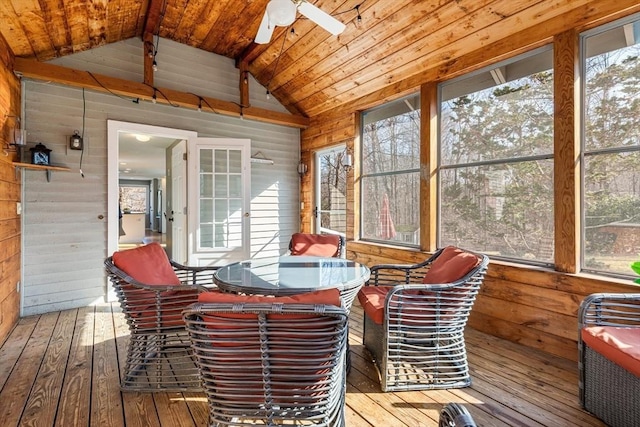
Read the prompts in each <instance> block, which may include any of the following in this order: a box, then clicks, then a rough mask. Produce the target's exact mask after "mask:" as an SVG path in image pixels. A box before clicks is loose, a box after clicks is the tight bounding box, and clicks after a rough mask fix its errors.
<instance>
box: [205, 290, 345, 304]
mask: <svg viewBox="0 0 640 427" xmlns="http://www.w3.org/2000/svg"><path fill="white" fill-rule="evenodd" d="M198 302H204V303H231V304H233V303H282V304H326V305H335V306H337V307H340V306H341V302H340V291H338V290H337V289H324V290H321V291H315V292H307V293H304V294H298V295H291V296H283V297H273V296H263V295H238V294H231V293H225V292H220V291H211V292H202V293H200V295H198Z"/></svg>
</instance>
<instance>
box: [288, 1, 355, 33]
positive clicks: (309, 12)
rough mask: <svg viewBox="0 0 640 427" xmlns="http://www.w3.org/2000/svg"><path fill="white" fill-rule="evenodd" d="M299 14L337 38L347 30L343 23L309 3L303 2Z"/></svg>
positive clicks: (299, 6) (299, 7)
mask: <svg viewBox="0 0 640 427" xmlns="http://www.w3.org/2000/svg"><path fill="white" fill-rule="evenodd" d="M298 12H300V13H301V14H303V15H304V16H306V17H307V18H309V19H311V20H312V21H313V22H315V23H316V24H318V25H319V26H321V27H322V28H324V29H325V30H327V31H329V32H330V33H331V34H333V35H334V36H337V35H338V34H340V33H341V32H343V31H344V29H345V28H346V26H345V25H344V24H343V23H342V22H340V21H338V20H337V19H336V18H334V17H333V16H331V15H329V14H328V13H326V12H324V11H322V10H320V9H318V8H317V7H316V6H314V5H312V4H311V3H309V2H307V1H303V2H302V3H300V4H299V5H298Z"/></svg>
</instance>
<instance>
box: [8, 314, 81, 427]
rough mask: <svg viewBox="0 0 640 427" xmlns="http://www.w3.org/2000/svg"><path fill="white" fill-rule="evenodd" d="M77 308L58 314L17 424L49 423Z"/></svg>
mask: <svg viewBox="0 0 640 427" xmlns="http://www.w3.org/2000/svg"><path fill="white" fill-rule="evenodd" d="M77 317H78V310H66V311H62V312H61V313H60V316H59V317H58V321H57V323H56V326H55V329H54V330H53V334H52V336H51V340H50V341H49V345H48V346H47V350H46V352H45V355H44V359H43V361H42V365H41V366H40V370H39V372H38V376H37V377H36V381H35V382H34V384H33V388H32V390H31V393H30V395H29V398H28V399H27V403H26V405H25V408H24V411H23V414H22V418H21V420H20V425H21V426H25V427H26V426H39V425H53V424H54V422H55V418H56V412H57V409H58V401H59V399H60V391H61V390H62V383H63V382H64V377H65V369H64V367H65V366H67V360H68V359H69V349H70V348H71V339H72V337H73V331H74V329H75V326H76V319H77Z"/></svg>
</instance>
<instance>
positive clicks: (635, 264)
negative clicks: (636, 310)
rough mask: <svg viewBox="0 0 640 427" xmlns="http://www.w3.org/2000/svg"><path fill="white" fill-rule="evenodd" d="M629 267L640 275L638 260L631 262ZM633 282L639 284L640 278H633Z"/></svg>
mask: <svg viewBox="0 0 640 427" xmlns="http://www.w3.org/2000/svg"><path fill="white" fill-rule="evenodd" d="M631 269H632V270H633V271H634V272H635V273H636V274H638V275H640V261H636V262H634V263H633V264H631ZM634 282H635V283H637V284H639V285H640V278H638V279H636V280H634Z"/></svg>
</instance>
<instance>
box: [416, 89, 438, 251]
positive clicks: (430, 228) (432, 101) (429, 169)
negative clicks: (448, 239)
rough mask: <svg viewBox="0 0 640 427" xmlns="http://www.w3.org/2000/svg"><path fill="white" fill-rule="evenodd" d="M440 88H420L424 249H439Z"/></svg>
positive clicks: (422, 247) (421, 240)
mask: <svg viewBox="0 0 640 427" xmlns="http://www.w3.org/2000/svg"><path fill="white" fill-rule="evenodd" d="M438 121H439V116H438V85H437V84H436V83H426V84H423V85H422V87H421V88H420V249H421V250H423V251H427V252H434V251H435V250H436V249H437V231H438V230H437V219H438V216H437V214H438V177H437V167H438Z"/></svg>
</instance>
